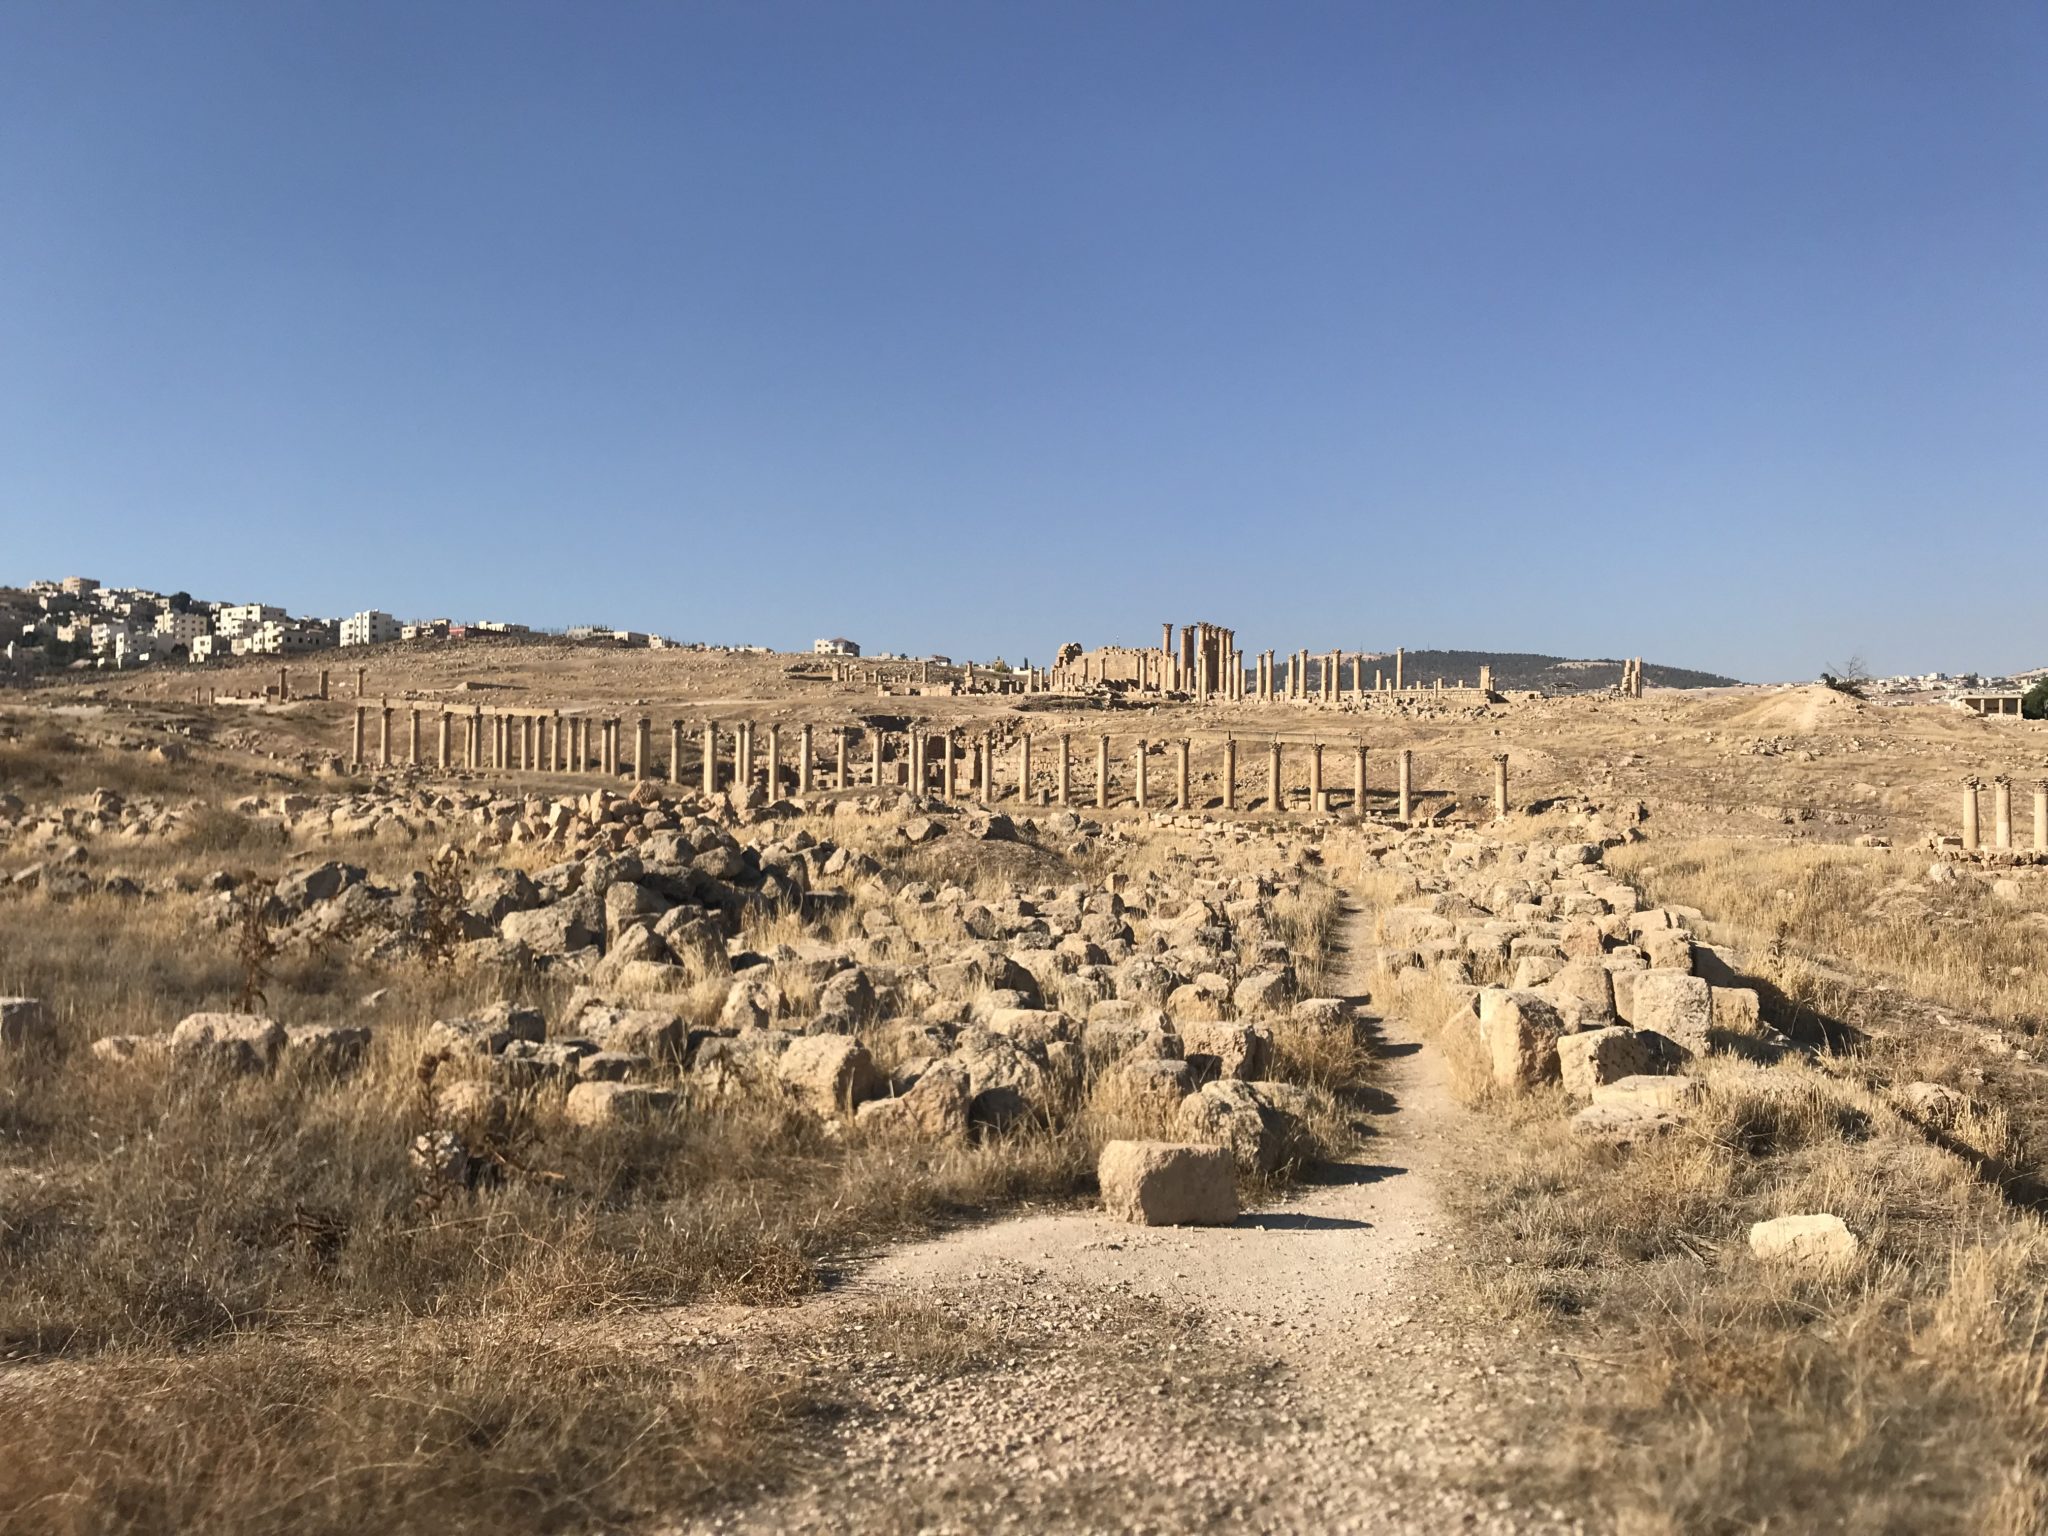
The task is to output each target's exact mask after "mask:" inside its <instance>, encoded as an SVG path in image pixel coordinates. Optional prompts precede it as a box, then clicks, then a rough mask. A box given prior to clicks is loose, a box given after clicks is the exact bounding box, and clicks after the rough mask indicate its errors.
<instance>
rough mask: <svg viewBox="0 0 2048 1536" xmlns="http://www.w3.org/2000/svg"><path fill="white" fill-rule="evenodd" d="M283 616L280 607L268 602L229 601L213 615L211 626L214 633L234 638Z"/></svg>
mask: <svg viewBox="0 0 2048 1536" xmlns="http://www.w3.org/2000/svg"><path fill="white" fill-rule="evenodd" d="M283 617H284V610H283V609H282V608H273V607H271V606H270V605H269V604H268V603H229V604H226V605H224V606H223V607H222V608H221V610H220V612H218V613H217V614H215V615H214V623H213V628H214V633H215V634H218V635H222V636H224V637H226V638H227V639H229V640H234V639H237V638H239V637H240V636H242V635H246V634H250V633H253V632H254V631H256V630H258V629H261V628H262V627H263V626H264V625H265V624H271V623H275V622H277V621H279V620H281V619H282V618H283Z"/></svg>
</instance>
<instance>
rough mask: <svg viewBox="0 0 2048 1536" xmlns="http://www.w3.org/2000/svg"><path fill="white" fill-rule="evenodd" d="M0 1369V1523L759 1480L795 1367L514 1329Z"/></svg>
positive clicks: (549, 1520) (233, 1528) (173, 1527)
mask: <svg viewBox="0 0 2048 1536" xmlns="http://www.w3.org/2000/svg"><path fill="white" fill-rule="evenodd" d="M64 1369H65V1372H66V1374H65V1378H64V1379H63V1380H62V1381H61V1382H55V1381H53V1382H49V1383H40V1382H37V1381H35V1380H33V1379H29V1380H20V1379H17V1380H15V1381H12V1382H0V1437H4V1440H5V1443H6V1444H7V1447H8V1454H7V1455H6V1456H4V1457H0V1532H6V1533H9V1536H12V1533H17V1532H18V1533H21V1536H30V1533H36V1536H42V1533H80V1536H83V1533H86V1532H93V1533H133V1536H145V1533H158V1532H162V1533H170V1532H177V1531H198V1530H205V1531H213V1532H230V1533H256V1532H272V1531H285V1530H288V1531H293V1532H297V1533H323V1532H332V1533H342V1532H357V1531H364V1530H428V1529H431V1530H436V1531H448V1532H457V1533H460V1532H480V1533H481V1532H501V1531H505V1530H530V1531H572V1530H573V1531H580V1530H589V1529H592V1528H599V1527H610V1526H614V1525H616V1524H618V1523H621V1522H624V1521H628V1520H636V1521H637V1520H641V1519H645V1518H648V1517H651V1516H653V1515H655V1514H657V1513H659V1514H663V1515H670V1516H672V1515H675V1514H679V1513H683V1512H686V1511H688V1510H689V1509H691V1508H692V1507H694V1506H697V1505H699V1504H701V1503H702V1502H703V1501H704V1500H706V1499H707V1498H709V1497H711V1496H713V1495H715V1494H718V1493H721V1492H725V1491H729V1490H731V1489H733V1488H734V1487H735V1486H748V1487H752V1486H756V1485H759V1484H761V1483H763V1482H766V1481H769V1480H771V1479H772V1478H773V1477H774V1476H775V1474H776V1471H777V1466H778V1462H779V1460H780V1459H781V1457H782V1456H783V1455H784V1454H786V1451H787V1446H786V1444H785V1442H786V1441H787V1439H788V1438H789V1434H790V1431H791V1430H792V1429H793V1427H794V1423H795V1421H796V1419H797V1416H798V1415H799V1414H800V1413H801V1412H802V1410H803V1405H804V1399H803V1396H802V1394H801V1392H800V1390H799V1388H798V1385H797V1383H796V1382H795V1381H794V1380H793V1379H791V1378H789V1377H786V1376H782V1375H779V1374H777V1373H775V1372H773V1371H768V1370H754V1371H748V1372H742V1371H739V1370H737V1369H734V1368H733V1367H731V1366H730V1365H727V1366H713V1365H700V1366H696V1367H694V1368H692V1367H682V1368H676V1367H671V1366H669V1365H668V1364H666V1363H664V1362H663V1361H661V1360H660V1359H658V1358H655V1357H653V1356H652V1355H650V1354H649V1353H648V1352H646V1351H628V1350H625V1349H621V1348H616V1347H607V1346H604V1345H596V1344H591V1343H587V1342H583V1341H581V1340H577V1339H573V1338H569V1339H564V1338H559V1337H551V1336H549V1335H548V1334H545V1333H543V1332H540V1331H538V1330H535V1329H532V1328H530V1327H522V1326H518V1325H506V1324H491V1325H488V1326H486V1327H484V1328H482V1329H480V1330H479V1329H463V1330H456V1329H452V1328H448V1327H445V1326H437V1325H428V1326H419V1327H408V1328H405V1329H402V1330H400V1331H398V1332H397V1333H396V1334H395V1335H391V1336H388V1337H380V1338H378V1339H368V1338H364V1337H362V1336H360V1335H352V1336H349V1337H347V1338H343V1339H338V1340H328V1341H322V1342H320V1343H317V1344H316V1343H312V1342H307V1341H301V1340H295V1339H277V1338H254V1339H244V1340H239V1341H236V1342H234V1343H231V1344H225V1345H222V1346H220V1347H218V1348H214V1349H211V1350H207V1351H204V1352H201V1353H198V1354H193V1355H185V1356H180V1357H175V1358H171V1359H162V1358H150V1359H121V1360H116V1361H109V1362H106V1363H103V1364H101V1365H99V1366H97V1367H95V1368H94V1369H93V1370H91V1371H90V1372H86V1371H72V1370H69V1369H68V1368H64Z"/></svg>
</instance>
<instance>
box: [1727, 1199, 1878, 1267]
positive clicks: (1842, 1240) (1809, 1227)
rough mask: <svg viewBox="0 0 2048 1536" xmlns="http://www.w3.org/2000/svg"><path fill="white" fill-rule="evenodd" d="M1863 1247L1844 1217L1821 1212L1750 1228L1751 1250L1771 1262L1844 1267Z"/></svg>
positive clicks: (1774, 1219) (1771, 1221)
mask: <svg viewBox="0 0 2048 1536" xmlns="http://www.w3.org/2000/svg"><path fill="white" fill-rule="evenodd" d="M1861 1247H1862V1244H1861V1243H1860V1242H1859V1241H1858V1240H1857V1237H1856V1234H1855V1233H1854V1232H1851V1231H1850V1230H1849V1228H1848V1225H1847V1223H1845V1222H1844V1221H1843V1220H1842V1218H1841V1217H1839V1216H1830V1215H1826V1214H1821V1213H1813V1214H1807V1215H1799V1216H1777V1217H1774V1218H1772V1219H1771V1220H1769V1221H1759V1222H1757V1223H1756V1224H1755V1225H1754V1226H1752V1227H1751V1228H1750V1229H1749V1251H1750V1252H1751V1253H1753V1254H1755V1255H1756V1256H1757V1257H1758V1258H1759V1259H1761V1260H1763V1261H1764V1262H1765V1263H1767V1264H1784V1265H1787V1266H1790V1267H1794V1268H1798V1269H1816V1270H1831V1269H1840V1268H1843V1267H1845V1266H1846V1265H1848V1264H1851V1263H1853V1262H1854V1261H1855V1258H1856V1254H1857V1250H1858V1249H1859V1248H1861Z"/></svg>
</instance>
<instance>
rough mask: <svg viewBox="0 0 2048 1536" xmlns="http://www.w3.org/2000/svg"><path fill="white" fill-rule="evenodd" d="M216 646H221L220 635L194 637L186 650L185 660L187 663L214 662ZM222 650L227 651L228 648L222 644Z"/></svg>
mask: <svg viewBox="0 0 2048 1536" xmlns="http://www.w3.org/2000/svg"><path fill="white" fill-rule="evenodd" d="M216 644H220V636H218V635H214V634H205V635H194V636H193V637H192V643H191V645H190V646H188V647H187V648H186V650H185V659H186V660H187V661H211V660H213V648H214V646H215V645H216ZM221 649H222V650H223V651H225V650H226V649H227V646H226V645H225V644H221Z"/></svg>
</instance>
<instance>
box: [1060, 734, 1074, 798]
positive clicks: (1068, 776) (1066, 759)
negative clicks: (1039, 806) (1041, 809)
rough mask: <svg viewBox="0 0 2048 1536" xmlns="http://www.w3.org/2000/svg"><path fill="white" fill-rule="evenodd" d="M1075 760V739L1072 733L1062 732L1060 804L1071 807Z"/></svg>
mask: <svg viewBox="0 0 2048 1536" xmlns="http://www.w3.org/2000/svg"><path fill="white" fill-rule="evenodd" d="M1073 758H1074V738H1073V735H1072V733H1070V732H1067V731H1062V732H1060V777H1059V787H1060V804H1061V805H1071V804H1072V803H1073V788H1074V784H1073V780H1074V767H1073Z"/></svg>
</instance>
